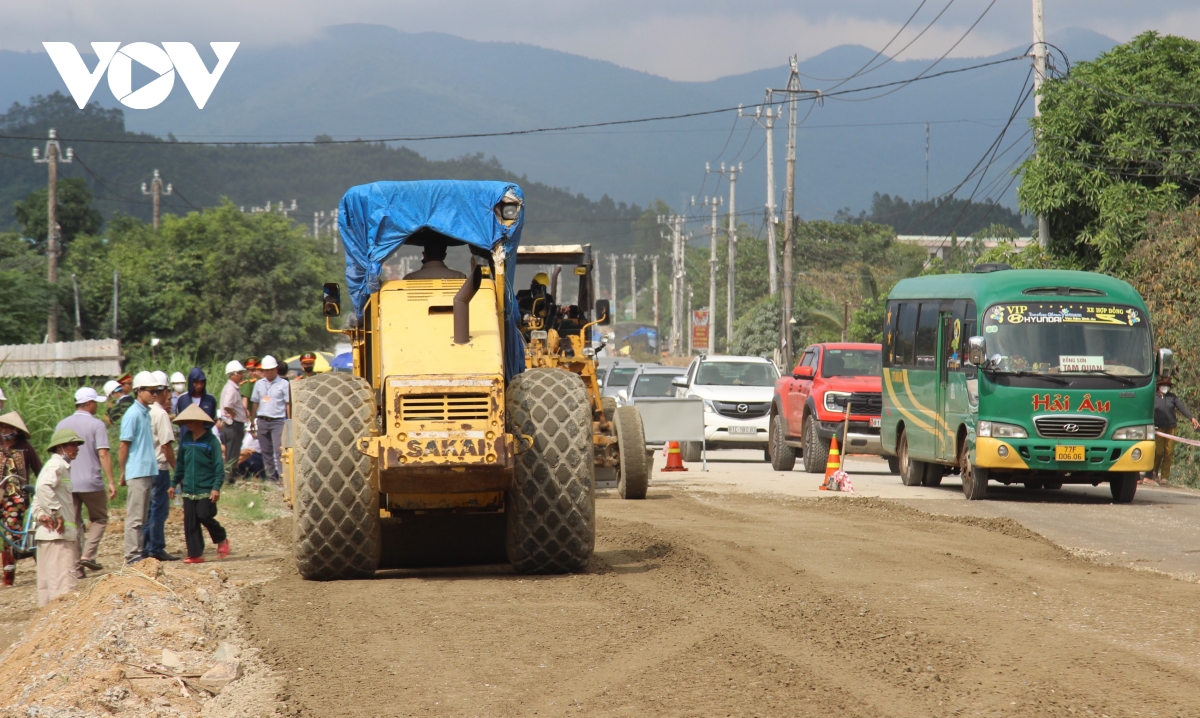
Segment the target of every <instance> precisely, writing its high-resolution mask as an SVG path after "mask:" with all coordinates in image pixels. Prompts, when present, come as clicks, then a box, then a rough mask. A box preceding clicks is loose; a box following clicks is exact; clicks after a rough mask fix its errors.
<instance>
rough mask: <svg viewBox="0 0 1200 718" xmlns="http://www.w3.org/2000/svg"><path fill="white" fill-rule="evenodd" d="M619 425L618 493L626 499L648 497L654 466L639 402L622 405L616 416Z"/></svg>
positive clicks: (616, 422) (617, 425)
mask: <svg viewBox="0 0 1200 718" xmlns="http://www.w3.org/2000/svg"><path fill="white" fill-rule="evenodd" d="M613 421H614V423H615V424H616V427H617V452H618V453H619V454H620V457H621V458H620V463H619V464H618V465H617V493H618V494H620V495H621V498H623V499H644V498H646V489H647V488H649V487H650V467H649V466H647V462H646V432H645V429H644V428H643V427H642V413H641V412H640V411H638V410H637V407H636V406H622V407H620V408H618V409H617V412H616V414H615V416H614V420H613Z"/></svg>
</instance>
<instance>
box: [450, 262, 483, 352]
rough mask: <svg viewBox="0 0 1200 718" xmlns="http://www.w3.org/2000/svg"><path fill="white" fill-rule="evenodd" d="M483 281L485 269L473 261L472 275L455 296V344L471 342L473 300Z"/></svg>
mask: <svg viewBox="0 0 1200 718" xmlns="http://www.w3.org/2000/svg"><path fill="white" fill-rule="evenodd" d="M481 281H483V267H482V266H476V265H475V261H474V259H472V260H471V275H470V276H469V277H467V279H466V281H465V282H463V285H462V289H459V290H458V293H457V294H455V295H454V343H455V344H466V343H468V342H470V341H471V300H472V299H473V298H474V297H475V292H478V291H479V283H480V282H481Z"/></svg>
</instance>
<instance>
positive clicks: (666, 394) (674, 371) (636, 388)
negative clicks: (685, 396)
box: [617, 364, 687, 406]
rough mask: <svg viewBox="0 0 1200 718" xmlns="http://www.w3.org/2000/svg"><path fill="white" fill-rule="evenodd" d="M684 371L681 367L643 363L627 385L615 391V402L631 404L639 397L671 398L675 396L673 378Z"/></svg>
mask: <svg viewBox="0 0 1200 718" xmlns="http://www.w3.org/2000/svg"><path fill="white" fill-rule="evenodd" d="M686 372H687V369H685V368H683V367H677V366H660V365H657V364H643V365H641V366H640V367H638V369H637V371H636V372H634V374H633V377H632V378H631V379H630V380H629V385H628V386H627V387H625V388H624V389H620V390H619V391H618V392H617V403H618V404H619V405H621V406H632V405H634V404H636V403H637V400H638V398H639V397H643V398H645V397H654V398H659V399H665V398H672V397H674V396H675V384H674V383H673V380H674V379H675V377H677V376H683V375H684V374H685V373H686Z"/></svg>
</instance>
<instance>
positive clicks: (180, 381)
mask: <svg viewBox="0 0 1200 718" xmlns="http://www.w3.org/2000/svg"><path fill="white" fill-rule="evenodd" d="M186 393H187V377H186V376H184V375H183V372H181V371H177V372H175V373H174V374H172V375H171V416H175V415H176V414H178V413H179V409H178V408H177V406H176V405H177V404H178V403H179V397H181V396H183V395H184V394H186Z"/></svg>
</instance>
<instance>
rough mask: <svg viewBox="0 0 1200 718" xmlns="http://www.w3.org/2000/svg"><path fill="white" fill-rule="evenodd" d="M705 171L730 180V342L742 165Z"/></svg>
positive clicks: (727, 315)
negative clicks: (739, 178)
mask: <svg viewBox="0 0 1200 718" xmlns="http://www.w3.org/2000/svg"><path fill="white" fill-rule="evenodd" d="M704 171H705V172H713V173H716V174H719V175H721V176H722V177H724V178H725V179H727V180H729V251H728V253H727V254H728V256H727V258H726V262H727V266H726V270H725V278H726V279H727V280H728V281H727V282H726V293H725V341H726V342H730V341H732V340H733V314H734V301H733V300H734V296H733V294H734V282H735V281H736V274H737V272H736V267H735V266H734V265H735V264H736V262H737V176H738V173H739V172H741V171H742V163H740V162H739V163H738V165H737V166H736V167H734V166H733V165H730V166H729V168H728V169H726V168H725V163H724V162H722V163H721V169H719V170H714V169H712V168H710V167H709V166H708V163H705V164H704ZM710 329H711V327H710Z"/></svg>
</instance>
